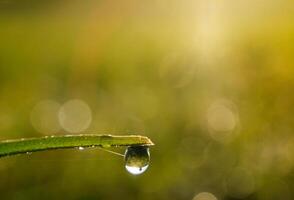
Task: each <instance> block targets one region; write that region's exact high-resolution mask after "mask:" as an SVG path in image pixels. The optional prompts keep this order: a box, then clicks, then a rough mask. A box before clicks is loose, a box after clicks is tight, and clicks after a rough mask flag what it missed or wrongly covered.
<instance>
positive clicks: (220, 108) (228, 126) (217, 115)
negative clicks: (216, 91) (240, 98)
mask: <svg viewBox="0 0 294 200" xmlns="http://www.w3.org/2000/svg"><path fill="white" fill-rule="evenodd" d="M233 108H234V104H233V103H232V102H230V101H227V100H218V101H215V102H214V103H213V104H211V105H210V107H209V108H208V110H207V116H206V117H207V125H208V128H209V130H210V134H211V136H212V137H213V138H214V139H217V140H223V139H228V138H229V136H232V133H233V131H234V130H235V129H236V125H237V123H238V116H237V111H236V110H235V109H233Z"/></svg>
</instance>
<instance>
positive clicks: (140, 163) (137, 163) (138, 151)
mask: <svg viewBox="0 0 294 200" xmlns="http://www.w3.org/2000/svg"><path fill="white" fill-rule="evenodd" d="M125 161H126V169H127V171H128V172H130V173H131V174H134V175H138V174H142V173H143V172H145V171H146V169H147V168H148V166H149V161H150V154H149V148H148V147H145V146H133V147H128V148H127V150H126V152H125Z"/></svg>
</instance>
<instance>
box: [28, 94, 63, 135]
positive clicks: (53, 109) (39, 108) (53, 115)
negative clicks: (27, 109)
mask: <svg viewBox="0 0 294 200" xmlns="http://www.w3.org/2000/svg"><path fill="white" fill-rule="evenodd" d="M59 108H60V104H59V103H57V102H55V101H52V100H44V101H41V102H39V103H38V104H36V105H35V107H34V108H33V109H32V111H31V116H30V119H31V123H32V125H33V127H34V128H35V129H36V130H37V131H38V132H40V133H44V134H52V133H57V132H58V131H59V130H60V126H59V123H58V117H57V115H58V110H59Z"/></svg>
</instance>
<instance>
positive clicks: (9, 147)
mask: <svg viewBox="0 0 294 200" xmlns="http://www.w3.org/2000/svg"><path fill="white" fill-rule="evenodd" d="M136 145H145V146H151V145H154V144H153V142H152V141H151V140H150V139H149V138H148V137H145V136H140V135H125V136H117V135H116V136H113V135H63V136H45V137H41V138H28V139H18V140H6V141H2V142H0V157H4V156H9V155H15V154H22V153H27V152H35V151H44V150H51V149H65V148H75V147H93V146H98V147H118V146H136Z"/></svg>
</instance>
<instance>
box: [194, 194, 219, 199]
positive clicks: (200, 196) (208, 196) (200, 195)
mask: <svg viewBox="0 0 294 200" xmlns="http://www.w3.org/2000/svg"><path fill="white" fill-rule="evenodd" d="M193 200H217V198H216V197H215V196H214V195H213V194H211V193H209V192H201V193H199V194H197V195H196V196H195V197H194V198H193Z"/></svg>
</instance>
